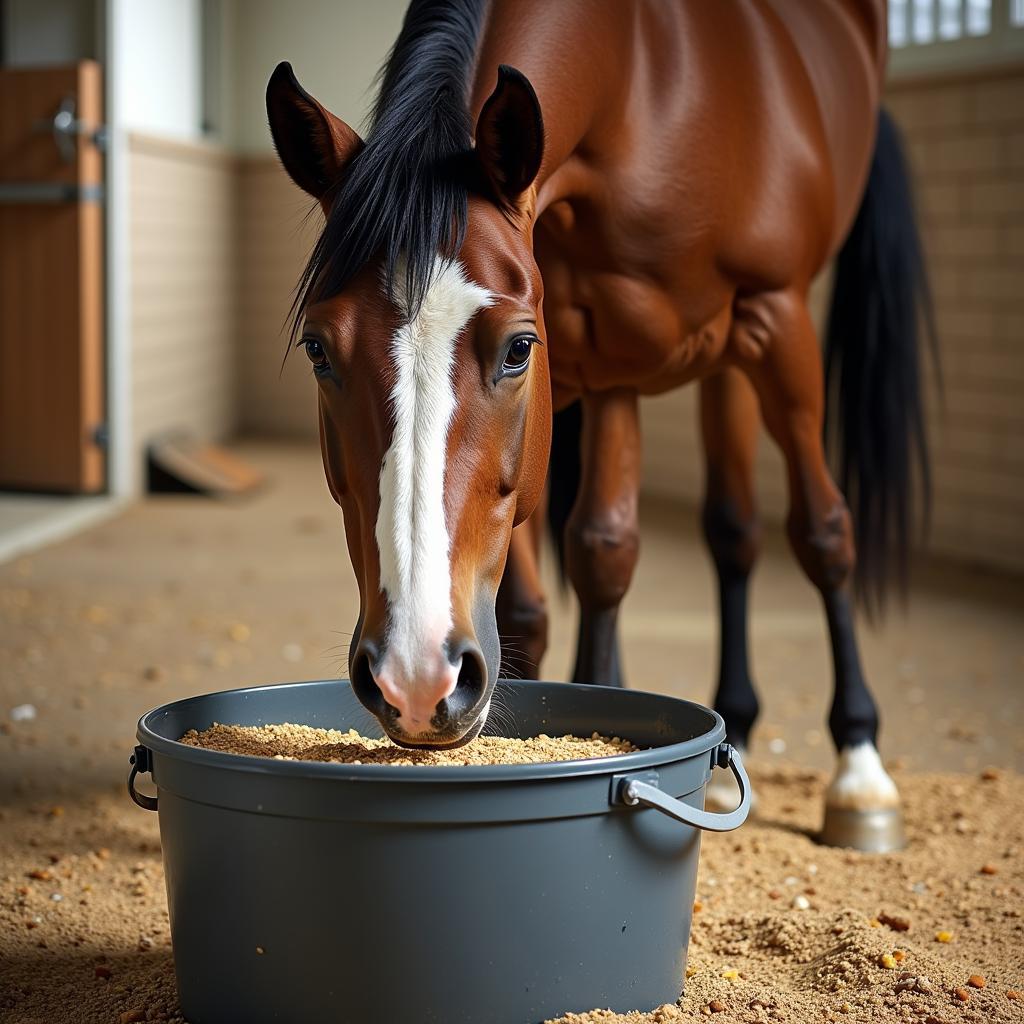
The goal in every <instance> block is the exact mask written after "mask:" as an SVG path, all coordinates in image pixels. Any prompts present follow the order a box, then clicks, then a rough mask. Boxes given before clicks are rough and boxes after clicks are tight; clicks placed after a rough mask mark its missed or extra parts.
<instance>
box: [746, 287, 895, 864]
mask: <svg viewBox="0 0 1024 1024" xmlns="http://www.w3.org/2000/svg"><path fill="white" fill-rule="evenodd" d="M733 331H734V341H735V350H736V351H737V352H738V353H740V359H741V361H742V362H743V365H744V368H745V369H746V370H747V371H748V373H749V374H750V377H751V379H752V380H753V382H754V386H755V388H756V389H757V393H758V397H759V398H760V400H761V411H762V414H763V417H764V422H765V425H766V426H767V428H768V431H769V432H770V433H771V435H772V436H773V437H774V439H775V440H776V442H777V443H778V445H779V447H780V448H781V449H782V452H783V455H784V456H785V458H786V466H787V469H788V471H789V495H790V508H789V516H788V518H787V522H786V529H787V533H788V534H789V541H790V544H791V545H792V548H793V552H794V553H795V555H796V557H797V560H798V561H799V563H800V565H801V567H802V568H803V570H804V572H805V573H806V574H807V576H808V578H809V579H810V580H811V582H812V583H813V584H814V585H815V587H817V589H818V591H819V592H820V593H821V596H822V601H823V603H824V606H825V616H826V619H827V621H828V629H829V637H830V639H831V645H832V661H833V667H834V674H835V694H834V697H833V701H832V709H831V712H830V714H829V719H828V724H829V729H830V731H831V733H832V739H833V741H834V742H835V745H836V751H837V753H838V755H839V763H838V766H837V769H836V774H835V777H834V779H833V780H832V783H831V785H830V786H829V788H828V791H827V793H826V796H825V818H824V827H823V830H822V839H823V841H824V842H826V843H829V844H831V845H837V846H852V847H856V848H858V849H862V850H888V849H893V848H896V847H899V846H901V845H902V843H903V826H902V815H901V812H900V800H899V793H898V792H897V790H896V785H895V783H894V782H893V781H892V779H891V778H890V777H889V775H888V774H887V773H886V771H885V768H884V767H883V766H882V762H881V759H880V758H879V756H878V750H877V747H876V743H877V737H878V708H877V707H876V705H875V702H874V699H873V698H872V696H871V692H870V691H869V690H868V686H867V682H866V681H865V679H864V672H863V669H862V668H861V663H860V655H859V654H858V651H857V638H856V634H855V631H854V623H853V608H852V602H851V599H850V588H849V581H850V578H851V576H852V574H853V568H854V560H855V557H856V553H855V549H854V542H853V528H852V524H851V522H850V513H849V511H848V510H847V507H846V502H845V501H844V500H843V496H842V494H840V492H839V489H838V488H837V487H836V485H835V484H834V483H833V481H832V477H831V474H830V473H829V471H828V466H827V465H826V461H825V451H824V447H823V444H822V430H821V426H822V416H823V411H824V386H823V374H822V366H821V350H820V347H819V345H818V339H817V337H816V334H815V331H814V325H813V324H812V322H811V318H810V314H809V313H808V311H807V305H806V302H805V297H804V295H803V294H802V293H801V292H798V291H796V290H787V291H780V292H772V293H770V294H764V295H758V296H751V297H749V298H747V299H744V300H743V302H742V304H738V305H737V310H736V319H735V321H734V327H733Z"/></svg>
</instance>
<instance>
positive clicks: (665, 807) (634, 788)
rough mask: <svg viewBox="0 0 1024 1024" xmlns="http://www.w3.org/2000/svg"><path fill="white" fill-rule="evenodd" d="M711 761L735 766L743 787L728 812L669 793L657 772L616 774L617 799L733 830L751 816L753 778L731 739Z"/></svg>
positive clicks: (683, 819) (698, 823) (713, 829)
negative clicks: (686, 800)
mask: <svg viewBox="0 0 1024 1024" xmlns="http://www.w3.org/2000/svg"><path fill="white" fill-rule="evenodd" d="M711 763H712V765H717V766H718V767H721V768H726V767H728V768H731V769H732V773H733V775H735V776H736V782H737V784H738V785H739V788H740V802H739V805H738V806H737V807H736V808H735V809H734V810H732V811H729V812H728V813H726V814H717V813H715V812H713V811H705V810H702V809H701V808H699V807H691V806H690V805H689V804H686V803H683V801H682V800H677V799H676V798H675V797H674V796H669V794H668V793H666V792H665V791H664V790H662V789H659V788H658V776H657V773H656V772H644V773H641V774H637V775H620V776H616V780H617V784H618V792H617V797H618V800H617V802H621V803H624V804H627V805H628V806H630V807H636V806H637V805H639V804H642V805H644V806H645V807H653V808H655V809H657V810H659V811H661V812H662V814H667V815H668V816H669V817H670V818H675V820H676V821H681V822H682V823H683V824H684V825H692V826H693V827H694V828H700V829H704V830H705V831H707V832H731V831H732V830H733V829H734V828H738V827H739V826H740V825H742V824H743V822H744V821H746V820H747V814H748V813H749V812H750V779H749V778H748V777H747V772H746V769H745V768H744V767H743V762H742V760H741V759H740V754H739V751H738V750H736V748H735V747H733V746H731V745H730V744H728V743H722V744H720V745H719V746H718V747H717V748H716V749H715V750H714V751H713V753H712V759H711ZM652 775H653V776H654V779H653V781H652V780H651V779H650V776H652Z"/></svg>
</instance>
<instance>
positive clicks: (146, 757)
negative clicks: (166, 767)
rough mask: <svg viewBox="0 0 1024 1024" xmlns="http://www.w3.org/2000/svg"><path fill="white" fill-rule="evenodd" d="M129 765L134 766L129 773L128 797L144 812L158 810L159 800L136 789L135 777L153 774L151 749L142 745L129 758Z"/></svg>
mask: <svg viewBox="0 0 1024 1024" xmlns="http://www.w3.org/2000/svg"><path fill="white" fill-rule="evenodd" d="M128 763H129V764H130V765H131V766H132V767H131V771H129V772H128V795H129V796H130V797H131V798H132V800H134V801H135V803H137V804H138V805H139V806H140V807H141V808H142V809H143V810H146V811H155V810H156V809H157V798H156V797H155V796H146V794H145V793H140V792H138V790H136V788H135V776H136V775H138V774H139V773H140V772H151V771H152V770H153V752H152V751H151V750H150V749H149V747H144V746H142V744H141V743H140V744H139V745H138V746H137V747H136V748H135V750H134V751H133V752H132V754H131V756H130V757H129V758H128Z"/></svg>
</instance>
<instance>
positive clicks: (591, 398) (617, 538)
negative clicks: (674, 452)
mask: <svg viewBox="0 0 1024 1024" xmlns="http://www.w3.org/2000/svg"><path fill="white" fill-rule="evenodd" d="M582 403H583V429H582V436H581V439H580V454H581V459H582V474H581V480H580V487H579V491H578V492H577V495H576V503H575V504H574V505H573V509H572V514H571V515H570V516H569V522H568V525H567V529H566V537H565V561H566V571H567V573H568V576H569V579H570V580H571V581H572V585H573V589H574V590H575V591H576V595H577V597H578V598H579V603H580V625H579V638H578V641H577V646H576V667H575V669H574V671H573V677H572V678H573V682H576V683H600V684H602V685H604V686H622V685H624V683H623V679H622V669H621V665H620V660H619V645H618V617H619V604H620V603H621V601H622V598H623V597H624V596H625V594H626V591H627V590H628V589H629V584H630V581H631V580H632V579H633V570H634V569H635V568H636V563H637V557H638V554H639V548H640V535H639V529H638V524H637V495H638V491H639V487H640V414H639V401H638V398H637V395H636V392H634V391H629V390H626V389H616V390H612V391H604V392H600V393H597V394H588V395H586V396H584V398H583V400H582Z"/></svg>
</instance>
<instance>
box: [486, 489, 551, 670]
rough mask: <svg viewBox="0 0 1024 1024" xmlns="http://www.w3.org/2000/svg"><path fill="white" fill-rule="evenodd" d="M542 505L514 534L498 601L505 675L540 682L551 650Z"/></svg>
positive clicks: (502, 661)
mask: <svg viewBox="0 0 1024 1024" xmlns="http://www.w3.org/2000/svg"><path fill="white" fill-rule="evenodd" d="M543 504H544V503H543V502H541V504H540V505H538V507H537V508H536V509H535V510H534V512H533V515H531V516H530V518H529V519H527V520H526V522H524V523H520V524H519V525H518V526H517V527H516V528H515V529H514V530H513V531H512V540H511V543H510V544H509V549H508V559H507V560H506V562H505V571H504V573H503V574H502V577H501V585H500V586H499V587H498V597H497V600H496V601H495V609H494V610H495V614H496V615H497V619H498V636H499V637H500V638H501V663H502V672H503V673H504V674H507V675H510V676H513V677H515V678H519V679H539V678H540V663H541V659H542V658H543V657H544V652H545V651H546V650H547V646H548V606H547V601H546V600H545V598H544V588H543V587H542V586H541V581H540V541H541V535H542V533H543V528H544V507H543Z"/></svg>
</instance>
